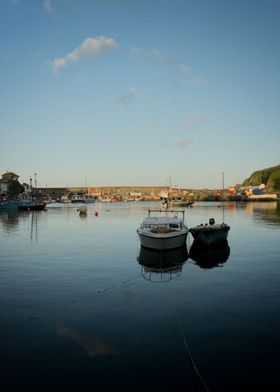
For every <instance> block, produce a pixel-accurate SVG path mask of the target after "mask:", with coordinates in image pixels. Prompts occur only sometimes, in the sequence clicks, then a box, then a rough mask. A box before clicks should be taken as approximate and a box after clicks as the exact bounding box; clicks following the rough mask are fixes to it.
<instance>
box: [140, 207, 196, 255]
mask: <svg viewBox="0 0 280 392" xmlns="http://www.w3.org/2000/svg"><path fill="white" fill-rule="evenodd" d="M152 212H154V213H160V216H151V213H152ZM178 214H182V217H179V216H178ZM184 216H185V211H184V210H169V209H167V210H161V209H159V210H152V209H149V210H148V217H146V218H144V220H143V223H142V224H141V225H140V227H139V228H138V229H137V233H138V236H139V239H140V243H141V245H142V246H144V247H146V248H150V249H175V248H180V247H181V246H185V245H186V238H187V234H188V232H189V229H188V228H187V226H186V225H185V223H184Z"/></svg>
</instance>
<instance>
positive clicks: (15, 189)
mask: <svg viewBox="0 0 280 392" xmlns="http://www.w3.org/2000/svg"><path fill="white" fill-rule="evenodd" d="M23 192H24V187H23V186H22V185H21V184H20V183H19V182H18V181H16V180H13V181H11V182H10V184H9V189H8V194H9V196H18V195H19V194H20V193H23Z"/></svg>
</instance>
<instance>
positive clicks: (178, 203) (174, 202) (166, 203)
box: [161, 196, 194, 208]
mask: <svg viewBox="0 0 280 392" xmlns="http://www.w3.org/2000/svg"><path fill="white" fill-rule="evenodd" d="M193 204H194V199H184V198H182V197H181V196H178V197H168V198H163V199H162V200H161V205H162V207H163V208H168V207H191V206H192V205H193Z"/></svg>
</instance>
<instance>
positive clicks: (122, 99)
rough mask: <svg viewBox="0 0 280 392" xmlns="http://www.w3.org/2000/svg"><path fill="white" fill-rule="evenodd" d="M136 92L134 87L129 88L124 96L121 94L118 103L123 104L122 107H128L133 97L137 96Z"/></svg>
mask: <svg viewBox="0 0 280 392" xmlns="http://www.w3.org/2000/svg"><path fill="white" fill-rule="evenodd" d="M137 94H138V93H137V91H136V89H135V88H134V87H131V88H130V89H129V90H128V91H127V92H126V93H125V94H123V95H122V96H121V97H120V98H119V99H118V101H119V102H121V103H123V104H124V105H128V104H129V103H130V102H132V101H133V100H134V99H135V97H136V96H137Z"/></svg>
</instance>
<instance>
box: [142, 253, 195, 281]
mask: <svg viewBox="0 0 280 392" xmlns="http://www.w3.org/2000/svg"><path fill="white" fill-rule="evenodd" d="M188 257H189V254H188V250H187V247H186V246H183V247H180V248H176V249H168V250H156V249H149V248H145V247H143V246H141V247H140V251H139V256H138V257H137V260H138V262H139V264H140V265H141V266H142V268H141V275H142V276H143V278H144V279H146V280H149V281H150V282H166V281H169V280H171V279H174V278H178V277H179V276H180V275H181V273H182V267H183V264H184V263H185V261H186V260H187V259H188Z"/></svg>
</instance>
